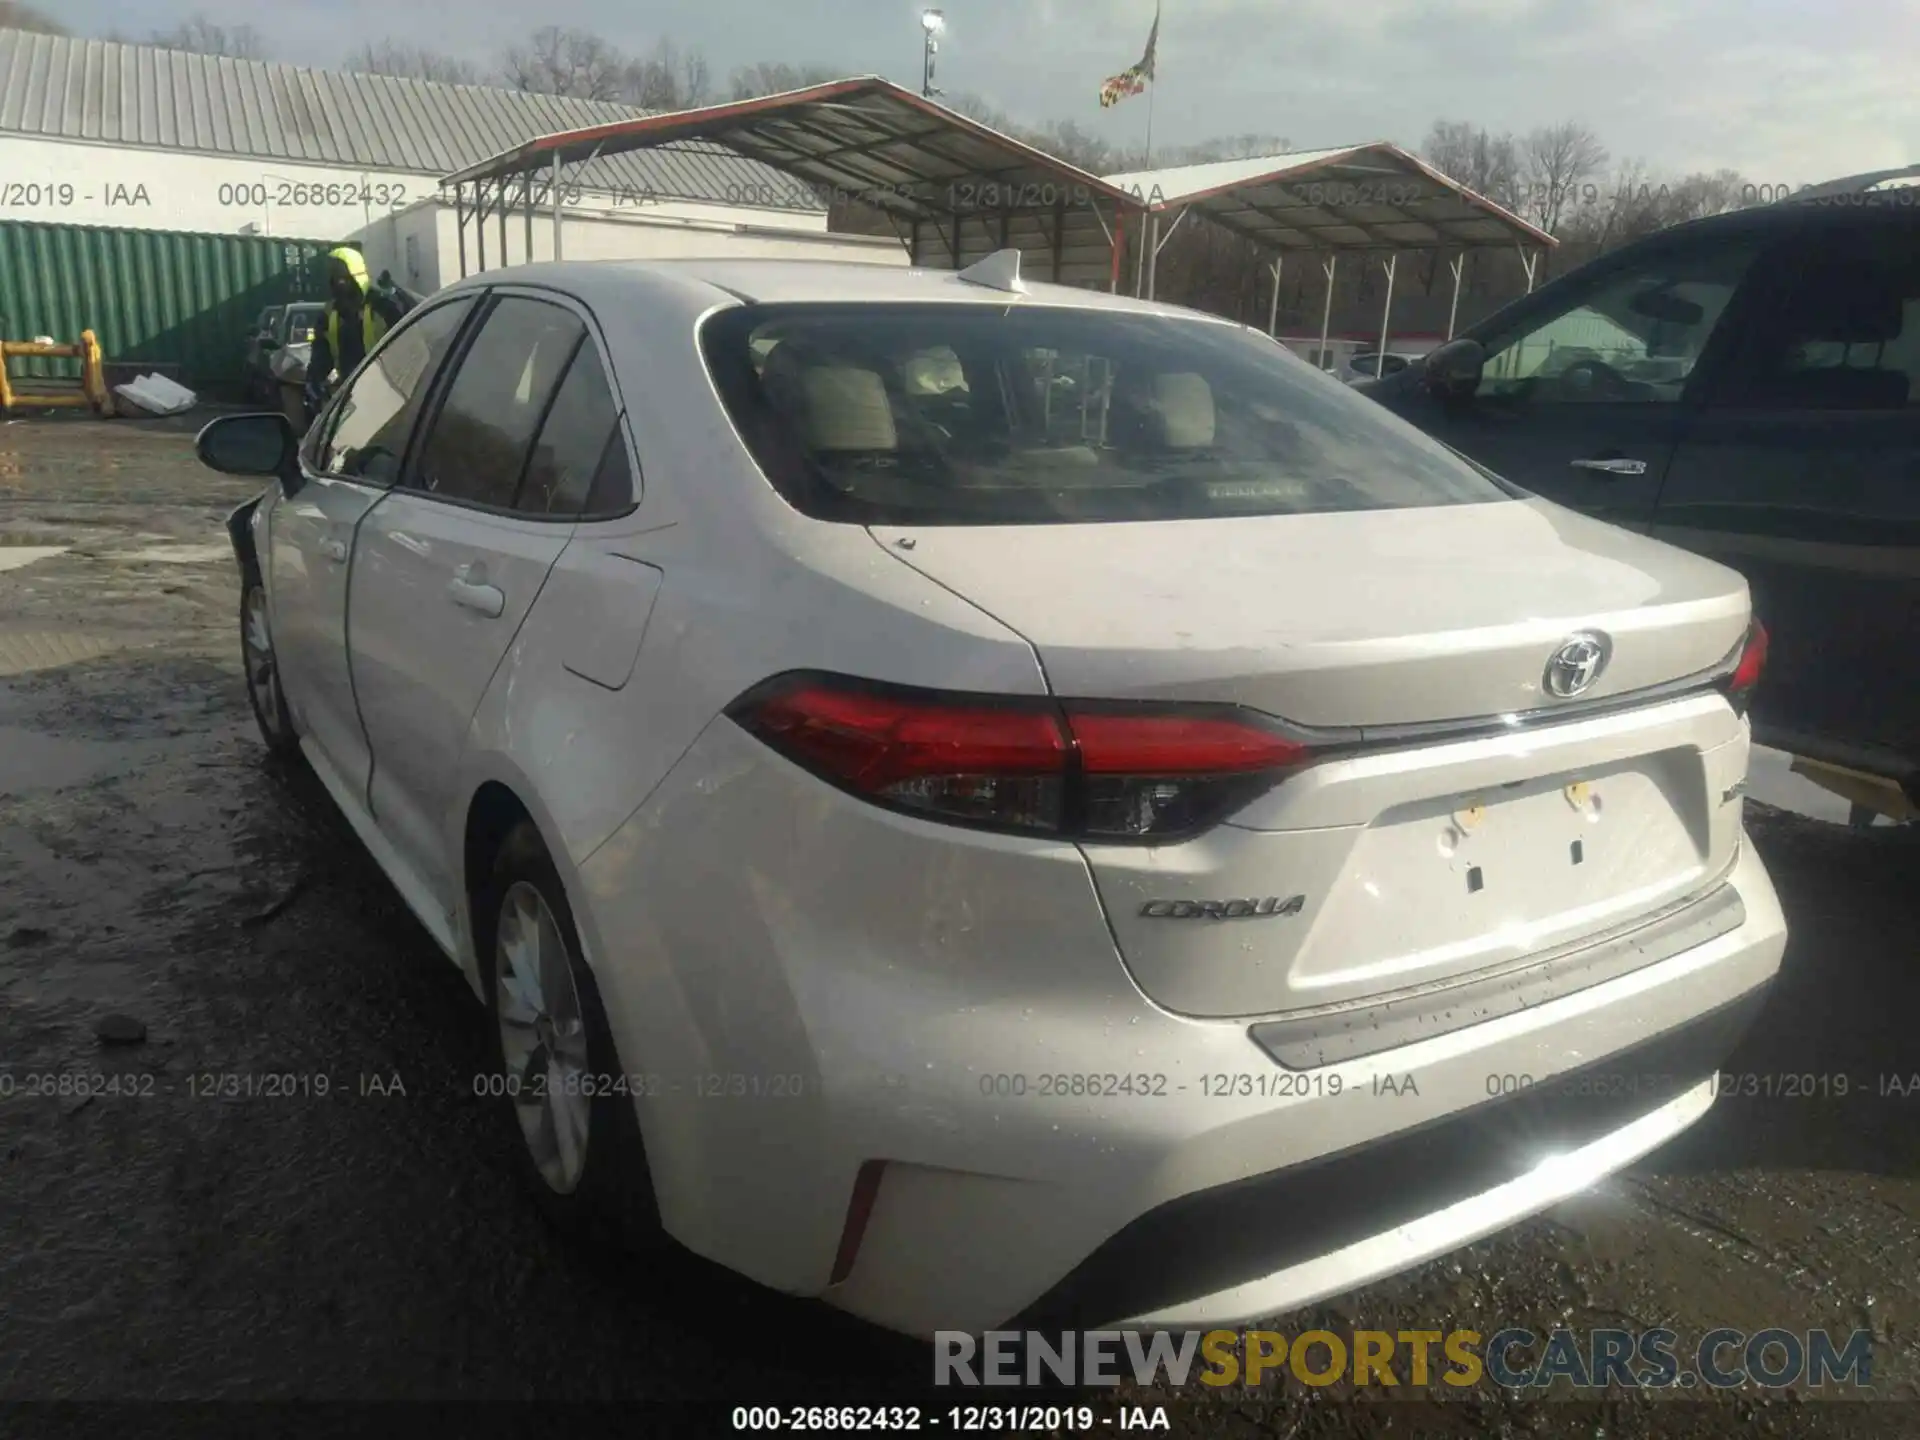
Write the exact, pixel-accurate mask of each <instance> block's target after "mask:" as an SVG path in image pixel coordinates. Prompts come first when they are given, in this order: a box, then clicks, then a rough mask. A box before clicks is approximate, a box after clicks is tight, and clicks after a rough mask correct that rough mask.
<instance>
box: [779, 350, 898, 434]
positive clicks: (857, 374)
mask: <svg viewBox="0 0 1920 1440" xmlns="http://www.w3.org/2000/svg"><path fill="white" fill-rule="evenodd" d="M800 389H801V394H802V395H803V396H804V403H803V405H802V407H801V411H800V414H799V415H798V416H797V417H796V418H797V419H798V420H799V421H800V433H801V434H802V435H803V436H805V437H806V443H807V446H808V448H810V449H813V450H892V449H894V448H895V447H896V446H897V445H898V444H899V435H898V433H897V432H896V430H895V429H894V424H893V406H892V404H891V403H890V402H889V401H888V399H887V385H886V382H885V381H884V380H882V379H881V378H880V375H879V373H878V372H877V371H874V370H867V369H863V368H861V367H860V366H856V365H836V364H822V365H809V366H807V367H806V368H805V369H803V370H802V371H801V373H800Z"/></svg>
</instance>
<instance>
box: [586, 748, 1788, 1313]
mask: <svg viewBox="0 0 1920 1440" xmlns="http://www.w3.org/2000/svg"><path fill="white" fill-rule="evenodd" d="M580 880H581V885H580V890H579V894H578V896H577V897H576V903H575V913H576V919H577V920H578V921H579V923H580V926H581V930H582V938H583V942H584V944H585V946H586V949H587V954H588V958H589V960H590V962H591V963H592V964H593V966H594V970H595V973H596V977H597V978H598V981H599V988H600V991H601V995H602V997H603V999H604V1000H605V1002H606V1005H607V1010H608V1016H609V1020H610V1022H611V1024H612V1027H613V1031H614V1036H615V1039H616V1042H617V1043H618V1045H619V1049H620V1053H621V1055H622V1057H623V1061H624V1068H625V1069H626V1070H628V1071H630V1072H641V1073H644V1075H645V1077H646V1078H645V1081H644V1085H643V1087H641V1089H640V1094H639V1098H638V1099H637V1100H636V1108H637V1110H638V1113H639V1116H640V1121H641V1127H642V1132H643V1134H644V1136H645V1139H646V1143H647V1147H648V1158H649V1162H650V1165H651V1168H652V1172H653V1176H654V1180H655V1188H656V1195H657V1199H658V1202H659V1208H660V1213H661V1216H662V1218H663V1221H664V1222H665V1224H666V1226H667V1228H668V1230H669V1231H670V1233H672V1234H673V1235H675V1236H676V1237H677V1238H679V1239H680V1240H681V1241H682V1242H683V1243H685V1244H686V1245H687V1246H689V1248H691V1249H693V1250H695V1251H696V1252H697V1253H700V1254H702V1255H705V1256H707V1257H708V1258H710V1259H713V1260H715V1261H718V1262H720V1263H722V1264H725V1265H727V1266H729V1267H731V1268H733V1269H735V1270H738V1271H741V1272H742V1273H744V1274H746V1275H749V1276H751V1277H753V1278H755V1279H757V1280H759V1281H761V1282H762V1283H765V1284H768V1285H771V1286H774V1287H775V1288H778V1289H782V1290H786V1291H789V1292H792V1293H796V1294H807V1295H818V1296H821V1297H823V1298H825V1299H827V1300H828V1301H829V1302H831V1303H833V1304H835V1305H838V1306H840V1307H842V1308H844V1309H846V1310H849V1311H851V1312H853V1313H855V1314H858V1315H861V1316H864V1317H866V1318H868V1319H870V1320H873V1321H875V1322H877V1323H879V1324H883V1325H886V1326H889V1327H891V1328H895V1329H899V1330H903V1331H906V1332H908V1333H912V1334H919V1335H931V1334H932V1333H933V1332H935V1331H937V1330H968V1331H979V1330H984V1329H988V1328H992V1327H995V1326H999V1325H1003V1324H1005V1323H1006V1322H1007V1321H1008V1320H1009V1319H1011V1318H1013V1317H1016V1316H1034V1315H1041V1316H1044V1315H1067V1314H1071V1315H1073V1316H1074V1317H1075V1318H1076V1320H1081V1321H1085V1322H1086V1323H1089V1324H1095V1325H1099V1324H1116V1323H1118V1324H1125V1323H1146V1322H1147V1321H1152V1322H1153V1323H1164V1322H1165V1321H1166V1320H1167V1319H1168V1318H1169V1317H1178V1318H1179V1319H1181V1320H1182V1321H1183V1322H1197V1321H1200V1320H1207V1321H1218V1322H1223V1323H1231V1322H1234V1321H1236V1320H1241V1319H1246V1318H1252V1317H1256V1316H1259V1315H1262V1314H1270V1313H1273V1312H1274V1311H1276V1310H1278V1309H1284V1308H1286V1307H1288V1306H1291V1305H1298V1304H1303V1303H1307V1302H1309V1301H1311V1300H1312V1299H1314V1298H1316V1297H1318V1296H1324V1295H1327V1294H1332V1293H1338V1292H1340V1291H1343V1290H1346V1289H1350V1288H1352V1287H1353V1286H1355V1285H1358V1284H1361V1283H1364V1282H1366V1281H1368V1280H1370V1279H1372V1278H1374V1277H1376V1276H1379V1275H1382V1274H1386V1273H1390V1272H1392V1271H1395V1270H1399V1269H1403V1268H1405V1267H1406V1266H1409V1265H1412V1264H1415V1263H1418V1262H1419V1261H1421V1260H1423V1259H1426V1258H1428V1257H1430V1256H1432V1255H1436V1254H1440V1253H1444V1252H1445V1251H1447V1250H1449V1249H1452V1248H1454V1247H1456V1246H1458V1245H1460V1244H1463V1243H1465V1242H1466V1241H1468V1240H1471V1239H1473V1238H1475V1237H1477V1236H1479V1235H1481V1234H1485V1233H1487V1232H1488V1231H1491V1230H1494V1229H1498V1228H1500V1227H1501V1226H1503V1225H1506V1224H1508V1223H1510V1222H1511V1221H1512V1220H1513V1219H1515V1218H1518V1217H1519V1216H1520V1215H1523V1214H1526V1213H1528V1212H1530V1211H1533V1210H1537V1209H1540V1208H1542V1207H1543V1206H1547V1205H1551V1204H1553V1203H1554V1202H1555V1201H1557V1200H1558V1199H1560V1198H1562V1197H1563V1196H1565V1195H1568V1194H1572V1193H1574V1192H1576V1191H1578V1190H1580V1189H1582V1188H1584V1187H1585V1186H1586V1185H1588V1184H1590V1183H1592V1181H1593V1179H1594V1178H1596V1177H1597V1176H1599V1175H1601V1174H1604V1173H1606V1172H1607V1171H1608V1170H1611V1169H1613V1168H1616V1167H1617V1166H1618V1165H1621V1164H1625V1163H1627V1162H1628V1161H1630V1160H1631V1159H1632V1158H1634V1156H1636V1155H1637V1154H1639V1153H1641V1152H1642V1151H1644V1150H1646V1149H1648V1148H1651V1147H1652V1146H1655V1145H1658V1144H1659V1143H1661V1142H1662V1141H1663V1140H1665V1139H1666V1138H1667V1137H1668V1136H1670V1135H1672V1134H1674V1133H1676V1132H1677V1131H1678V1130H1680V1129H1681V1128H1683V1127H1684V1126H1685V1125H1686V1124H1688V1123H1689V1122H1691V1121H1692V1120H1694V1119H1696V1118H1698V1116H1699V1115H1700V1114H1701V1113H1704V1111H1705V1109H1706V1108H1707V1105H1708V1103H1709V1101H1710V1098H1711V1097H1710V1093H1709V1091H1708V1089H1707V1088H1706V1087H1705V1085H1704V1084H1703V1082H1704V1081H1706V1080H1707V1078H1708V1077H1709V1076H1710V1075H1711V1073H1712V1070H1713V1068H1714V1066H1715V1064H1716V1063H1717V1062H1718V1060H1719V1059H1720V1057H1721V1054H1722V1053H1724V1049H1725V1048H1726V1047H1728V1046H1730V1045H1731V1043H1732V1039H1733V1038H1735V1037H1736V1034H1737V1030H1738V1029H1739V1027H1740V1025H1741V1023H1743V1020H1744V1016H1745V1010H1743V1009H1741V1008H1739V1002H1743V1001H1744V1002H1747V1005H1748V1007H1749V1008H1750V1006H1751V1005H1752V1004H1754V1003H1757V995H1758V993H1759V992H1761V991H1762V990H1763V988H1764V987H1765V985H1766V984H1767V982H1768V981H1769V980H1770V979H1771V978H1772V976H1773V975H1774V973H1775V972H1776V971H1777V969H1778V967H1779V963H1780V956H1781V953H1782V951H1783V949H1784V947H1785V942H1786V928H1785V923H1784V921H1783V919H1782V917H1781V913H1780V908H1779V904H1778V902H1777V900H1776V899H1775V896H1774V892H1773V888H1772V885H1771V883H1770V882H1769V880H1768V878H1767V875H1766V872H1765V870H1764V868H1763V866H1762V865H1761V862H1760V860H1759V857H1758V856H1757V855H1756V854H1754V853H1753V851H1752V849H1751V847H1745V848H1744V849H1743V851H1742V853H1741V854H1740V856H1739V858H1738V859H1737V861H1736V862H1735V864H1734V867H1733V869H1732V870H1731V871H1730V872H1729V874H1728V876H1727V878H1726V882H1725V883H1726V884H1727V885H1728V886H1730V887H1731V888H1732V890H1733V891H1734V892H1735V894H1736V895H1737V897H1738V901H1739V907H1740V911H1741V912H1742V914H1743V916H1744V918H1743V919H1742V920H1741V922H1740V923H1739V924H1738V926H1737V927H1736V928H1733V929H1730V930H1725V931H1723V932H1722V933H1717V934H1714V935H1713V936H1712V938H1709V939H1706V940H1704V941H1702V942H1701V943H1698V944H1694V945H1692V946H1691V947H1689V948H1686V949H1684V950H1679V951H1677V952H1675V953H1670V954H1668V956H1667V958H1664V959H1660V960H1658V961H1656V962H1654V963H1651V964H1646V965H1643V966H1640V967H1638V968H1634V969H1631V970H1630V971H1628V972H1626V973H1615V972H1613V971H1611V970H1602V971H1599V972H1596V974H1598V975H1601V976H1603V977H1604V978H1598V979H1596V983H1593V984H1591V985H1588V986H1586V987H1585V988H1580V989H1578V990H1576V991H1573V992H1572V993H1564V992H1562V993H1555V994H1553V995H1552V996H1550V997H1549V998H1545V999H1542V1000H1541V1001H1540V1003H1537V1004H1536V1003H1529V1004H1528V1005H1527V1006H1526V1007H1525V1008H1522V1009H1520V1010H1517V1011H1501V1010H1499V1009H1498V1007H1493V1009H1492V1010H1491V1011H1490V1012H1489V1015H1488V1018H1485V1019H1483V1020H1481V1021H1480V1022H1479V1023H1475V1024H1472V1025H1469V1026H1466V1027H1464V1028H1445V1029H1441V1030H1437V1031H1436V1030H1433V1029H1431V1028H1430V1029H1429V1030H1428V1031H1424V1032H1421V1033H1418V1034H1412V1035H1406V1034H1401V1033H1396V1035H1395V1037H1394V1043H1393V1044H1392V1046H1391V1048H1388V1049H1384V1050H1377V1049H1374V1048H1372V1047H1371V1046H1368V1047H1364V1053H1357V1052H1356V1050H1355V1049H1354V1047H1351V1046H1348V1047H1346V1048H1344V1049H1338V1051H1337V1053H1333V1052H1329V1053H1328V1054H1326V1055H1325V1056H1315V1057H1311V1058H1310V1060H1309V1062H1308V1063H1307V1064H1305V1065H1303V1066H1301V1068H1297V1069H1290V1068H1287V1066H1285V1065H1283V1064H1281V1063H1278V1062H1277V1061H1276V1059H1275V1058H1274V1057H1273V1056H1271V1055H1269V1053H1268V1052H1267V1051H1266V1050H1263V1049H1262V1048H1261V1046H1260V1045H1259V1044H1258V1043H1257V1042H1256V1040H1255V1039H1254V1037H1253V1035H1252V1034H1251V1030H1252V1029H1253V1027H1254V1025H1256V1024H1257V1023H1259V1022H1258V1021H1249V1020H1247V1019H1244V1018H1241V1019H1217V1020H1216V1019H1198V1018H1194V1017H1190V1016H1182V1015H1176V1014H1173V1013H1170V1012H1169V1011H1167V1010H1166V1009H1164V1008H1162V1007H1160V1006H1158V1005H1156V1004H1154V1003H1153V1002H1152V1001H1151V1000H1149V999H1147V998H1146V997H1145V996H1144V995H1143V994H1142V993H1141V992H1140V990H1139V989H1138V988H1137V987H1136V986H1135V985H1134V983H1133V982H1132V980H1131V978H1130V976H1129V974H1128V972H1127V969H1126V967H1125V966H1124V965H1123V964H1122V963H1121V962H1120V958H1119V956H1118V955H1117V954H1116V953H1115V950H1114V945H1113V940H1112V937H1111V934H1110V933H1109V932H1108V930H1107V927H1106V923H1105V920H1104V916H1103V912H1102V909H1101V906H1100V904H1099V900H1098V897H1097V895H1096V893H1095V890H1094V885H1093V881H1092V877H1091V875H1090V873H1089V871H1088V868H1087V863H1086V860H1085V858H1084V857H1083V856H1082V855H1081V854H1080V853H1079V852H1078V851H1077V850H1076V849H1074V847H1072V846H1069V845H1063V844H1056V843H1051V842H1044V841H1038V840H1029V839H1024V838H1020V837H1012V836H1000V835H990V834H985V833H981V832H960V831H955V830H954V829H953V828H951V827H944V826H937V825H931V824H928V823H926V822H923V821H919V820H916V819H913V818H910V817H906V816H900V815H895V814H892V813H890V812H885V811H879V810H876V809H875V808H874V807H871V806H868V805H865V804H863V803H861V802H859V801H857V800H854V799H852V798H851V797H848V796H844V795H841V794H840V793H839V792H837V791H831V790H828V789H827V788H826V787H824V786H822V785H820V784H819V782H818V781H815V780H813V779H812V778H811V777H809V776H806V775H805V774H803V773H802V772H800V771H798V770H797V769H795V768H794V767H792V766H791V765H789V764H787V763H786V762H785V761H782V760H780V759H779V758H778V757H775V756H773V755H772V754H771V752H769V751H767V750H765V749H764V748H763V747H761V746H759V745H758V743H757V742H755V741H753V740H752V739H750V737H748V736H746V735H745V734H744V732H741V731H739V730H738V729H737V728H736V727H734V726H732V725H731V724H730V723H728V722H716V724H715V725H714V726H712V727H710V728H709V730H708V731H707V732H706V733H705V734H704V735H703V736H702V737H701V739H700V741H699V742H697V743H696V745H695V747H694V748H693V750H692V751H690V752H689V754H688V755H687V757H685V759H684V760H683V762H682V764H681V765H680V766H678V767H676V769H675V772H674V773H673V774H672V775H671V776H670V777H669V778H668V780H667V781H666V782H665V783H664V784H663V785H662V787H661V788H660V790H659V791H658V792H656V794H655V796H654V797H653V798H652V799H651V800H650V801H649V803H648V804H647V805H646V806H644V807H642V809H641V811H640V812H639V813H638V814H636V815H635V816H634V817H633V819H632V820H630V821H629V822H628V823H627V824H626V825H625V826H623V827H621V829H619V830H618V831H616V833H615V834H614V835H613V836H612V837H611V838H610V839H609V840H608V841H607V842H606V844H605V845H604V846H602V847H601V849H600V850H599V851H597V852H596V853H595V854H594V855H592V856H591V857H590V858H588V859H586V860H585V861H583V863H582V865H581V868H580ZM1531 998H1532V997H1531V996H1529V999H1530V1000H1531ZM1703 1017H1717V1018H1711V1019H1708V1020H1706V1021H1704V1022H1703ZM1695 1022H1703V1023H1702V1024H1699V1025H1696V1023H1695ZM1663 1037H1665V1039H1666V1040H1667V1041H1670V1042H1671V1043H1670V1044H1666V1045H1664V1046H1660V1047H1659V1048H1643V1047H1654V1046H1656V1044H1657V1042H1661V1041H1662V1038H1663ZM1578 1072H1586V1073H1587V1075H1588V1080H1587V1083H1586V1085H1585V1089H1586V1090H1587V1091H1588V1092H1590V1093H1589V1094H1587V1095H1586V1096H1584V1097H1583V1096H1582V1095H1581V1094H1580V1091H1581V1088H1582V1087H1581V1086H1580V1084H1578V1083H1575V1084H1574V1085H1573V1086H1572V1087H1571V1088H1572V1091H1573V1093H1572V1095H1571V1096H1567V1097H1561V1095H1560V1092H1562V1091H1565V1090H1567V1089H1568V1088H1569V1087H1568V1086H1567V1085H1566V1084H1564V1083H1562V1082H1564V1081H1565V1080H1566V1077H1568V1076H1570V1075H1573V1074H1575V1073H1578ZM1549 1082H1552V1083H1549ZM1523 1091H1524V1092H1525V1093H1519V1092H1523ZM1591 1092H1598V1093H1591ZM1510 1096H1511V1097H1513V1098H1512V1099H1508V1097H1510ZM1561 1098H1564V1101H1565V1103H1553V1102H1556V1101H1558V1100H1559V1099H1561ZM1495 1101H1500V1102H1503V1103H1501V1104H1499V1105H1497V1106H1495V1105H1493V1103H1492V1102H1495ZM1421 1137H1430V1138H1424V1139H1423V1138H1421ZM1433 1137H1437V1138H1433ZM1396 1147H1411V1148H1405V1149H1402V1148H1396ZM1455 1150H1457V1151H1459V1152H1460V1153H1459V1155H1458V1156H1457V1157H1454V1158H1450V1159H1448V1161H1447V1163H1446V1164H1445V1165H1444V1166H1435V1165H1433V1162H1432V1160H1431V1157H1432V1156H1435V1155H1437V1154H1440V1153H1441V1152H1443V1151H1455ZM1555 1155H1557V1156H1558V1157H1559V1158H1558V1159H1557V1160H1554V1159H1552V1158H1551V1157H1553V1156H1555ZM1382 1157H1384V1158H1382ZM1408 1157H1414V1158H1412V1159H1409V1158H1408ZM873 1161H879V1162H882V1165H883V1169H882V1172H881V1173H882V1178H881V1181H880V1185H879V1190H878V1194H877V1198H876V1199H875V1200H874V1203H873V1206H872V1211H871V1217H870V1219H869V1220H868V1222H867V1224H866V1227H865V1230H864V1233H863V1236H862V1238H861V1243H860V1245H859V1248H858V1251H857V1257H856V1258H855V1260H854V1263H853V1266H852V1269H851V1271H850V1273H848V1274H847V1276H846V1278H844V1279H843V1280H841V1281H839V1283H837V1284H836V1283H833V1280H832V1277H833V1272H834V1262H835V1257H836V1254H837V1253H838V1252H839V1250H840V1248H841V1241H842V1237H843V1233H844V1232H845V1230H846V1227H847V1221H848V1216H849V1212H850V1201H851V1199H852V1197H853V1194H854V1191H855V1184H856V1177H857V1176H858V1175H859V1174H860V1172H861V1169H862V1167H863V1166H864V1165H866V1164H868V1163H869V1162H873ZM1408 1165H1413V1166H1415V1167H1416V1169H1417V1167H1420V1166H1428V1167H1429V1168H1434V1169H1435V1170H1436V1174H1435V1177H1434V1180H1433V1183H1432V1184H1421V1185H1419V1186H1417V1187H1415V1186H1409V1185H1407V1184H1406V1181H1405V1175H1404V1170H1405V1167H1407V1166H1408ZM1441 1172H1444V1173H1441ZM1374 1192H1382V1193H1381V1194H1379V1195H1377V1196H1375V1198H1373V1199H1366V1197H1367V1196H1369V1195H1373V1193H1374ZM1363 1200H1364V1201H1365V1203H1362V1202H1363ZM1223 1216H1226V1217H1237V1218H1228V1219H1225V1220H1223V1219H1222V1218H1221V1217H1223ZM1270 1216H1271V1217H1277V1218H1272V1219H1270V1218H1267V1217H1270ZM1223 1224H1224V1225H1226V1226H1228V1227H1234V1226H1238V1227H1239V1228H1240V1229H1243V1230H1244V1231H1245V1232H1246V1234H1245V1236H1244V1237H1242V1236H1238V1235H1235V1236H1232V1237H1223V1235H1222V1226H1223ZM1143 1234H1144V1235H1145V1236H1146V1237H1147V1240H1146V1241H1145V1242H1143V1241H1142V1240H1141V1239H1140V1238H1138V1237H1140V1236H1141V1235H1143ZM1143 1243H1144V1244H1145V1246H1146V1248H1147V1249H1148V1250H1155V1249H1161V1250H1164V1251H1165V1252H1166V1256H1167V1259H1166V1260H1165V1262H1164V1263H1161V1262H1158V1261H1156V1262H1155V1263H1153V1264H1151V1265H1143V1264H1140V1263H1138V1262H1137V1261H1136V1260H1135V1259H1134V1258H1132V1257H1135V1256H1137V1255H1138V1254H1139V1253H1140V1252H1139V1247H1141V1246H1142V1245H1143ZM1116 1256H1117V1257H1119V1258H1118V1259H1117V1260H1116V1259H1115V1258H1114V1257H1116ZM1129 1266H1132V1267H1133V1269H1134V1270H1137V1271H1138V1272H1139V1273H1138V1274H1130V1273H1128V1272H1129ZM1116 1276H1117V1278H1114V1277H1116Z"/></svg>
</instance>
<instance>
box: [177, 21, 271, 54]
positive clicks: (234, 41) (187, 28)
mask: <svg viewBox="0 0 1920 1440" xmlns="http://www.w3.org/2000/svg"><path fill="white" fill-rule="evenodd" d="M150 43H152V44H154V45H160V46H163V47H165V48H166V49H168V50H185V51H188V52H190V53H192V54H195V55H225V56H228V57H230V58H232V59H235V60H264V59H266V58H267V43H266V41H265V40H263V39H262V38H261V36H260V32H259V31H258V30H256V29H254V28H253V26H251V25H219V24H215V23H214V22H213V21H211V20H209V19H207V17H206V16H205V15H193V16H191V17H190V18H188V19H186V20H184V21H182V22H181V23H180V24H178V25H176V26H174V27H173V29H171V30H156V31H154V32H153V36H152V39H151V42H150Z"/></svg>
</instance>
